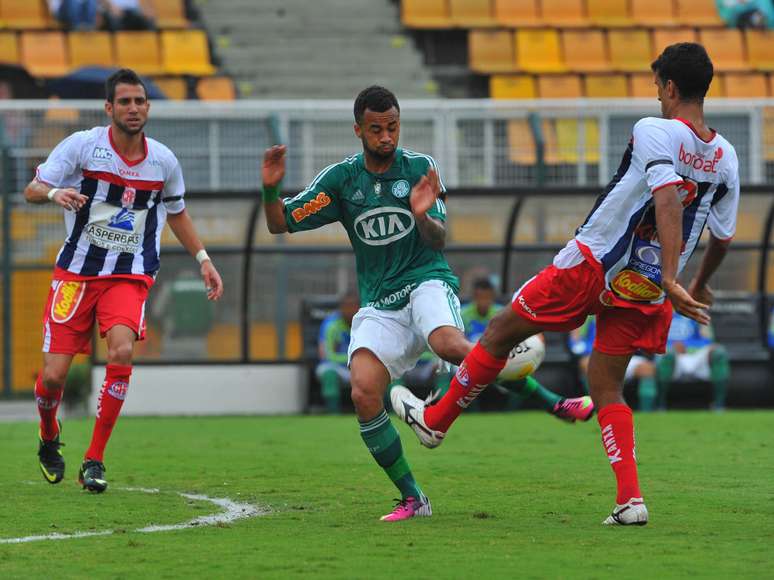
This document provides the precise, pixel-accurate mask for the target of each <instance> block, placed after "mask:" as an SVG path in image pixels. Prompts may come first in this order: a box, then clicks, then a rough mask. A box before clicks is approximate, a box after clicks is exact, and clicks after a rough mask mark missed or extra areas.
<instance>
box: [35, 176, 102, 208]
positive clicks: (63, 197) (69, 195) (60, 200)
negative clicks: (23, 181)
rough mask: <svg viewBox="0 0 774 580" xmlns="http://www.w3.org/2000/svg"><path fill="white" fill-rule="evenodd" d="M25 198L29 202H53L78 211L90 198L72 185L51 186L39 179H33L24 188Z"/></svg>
mask: <svg viewBox="0 0 774 580" xmlns="http://www.w3.org/2000/svg"><path fill="white" fill-rule="evenodd" d="M24 198H25V199H26V200H27V202H28V203H34V204H43V203H48V202H52V203H55V204H57V205H58V206H60V207H63V208H64V209H66V210H68V211H78V210H79V209H81V208H82V207H83V204H85V203H86V202H87V201H88V200H89V198H88V197H86V196H85V195H83V194H81V193H79V192H77V191H76V190H74V189H72V188H70V187H65V188H59V187H51V186H50V185H48V184H47V183H43V182H40V181H37V180H33V181H31V182H30V183H29V185H27V187H25V188H24Z"/></svg>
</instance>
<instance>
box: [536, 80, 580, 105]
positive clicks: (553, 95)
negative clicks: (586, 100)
mask: <svg viewBox="0 0 774 580" xmlns="http://www.w3.org/2000/svg"><path fill="white" fill-rule="evenodd" d="M538 94H539V95H540V98H541V99H578V98H581V97H582V96H583V87H582V86H581V79H580V77H579V76H578V75H540V76H539V77H538Z"/></svg>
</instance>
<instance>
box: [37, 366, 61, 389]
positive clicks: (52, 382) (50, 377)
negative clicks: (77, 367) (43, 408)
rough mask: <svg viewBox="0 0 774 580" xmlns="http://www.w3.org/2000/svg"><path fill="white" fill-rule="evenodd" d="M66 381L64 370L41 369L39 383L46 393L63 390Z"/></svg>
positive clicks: (53, 368)
mask: <svg viewBox="0 0 774 580" xmlns="http://www.w3.org/2000/svg"><path fill="white" fill-rule="evenodd" d="M66 379H67V369H66V368H55V367H46V368H44V369H43V373H42V375H41V377H40V382H41V383H42V384H43V388H44V389H46V390H47V391H59V390H61V389H63V388H64V385H65V380H66Z"/></svg>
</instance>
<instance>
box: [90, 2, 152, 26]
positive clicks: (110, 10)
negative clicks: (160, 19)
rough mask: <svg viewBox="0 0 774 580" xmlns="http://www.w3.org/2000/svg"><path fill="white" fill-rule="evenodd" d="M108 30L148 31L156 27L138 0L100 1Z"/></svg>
mask: <svg viewBox="0 0 774 580" xmlns="http://www.w3.org/2000/svg"><path fill="white" fill-rule="evenodd" d="M101 1H102V2H103V7H104V8H103V9H104V13H103V17H104V19H105V27H106V28H107V29H108V30H113V31H115V30H150V29H153V28H155V27H156V25H155V23H154V21H153V17H152V16H151V15H150V14H149V13H148V12H147V11H146V10H145V9H144V8H143V6H142V4H141V3H140V0H101Z"/></svg>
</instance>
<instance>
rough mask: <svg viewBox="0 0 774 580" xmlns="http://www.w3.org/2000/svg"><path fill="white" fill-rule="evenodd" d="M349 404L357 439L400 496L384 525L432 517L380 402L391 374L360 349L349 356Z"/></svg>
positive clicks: (426, 500) (370, 354) (365, 350)
mask: <svg viewBox="0 0 774 580" xmlns="http://www.w3.org/2000/svg"><path fill="white" fill-rule="evenodd" d="M350 368H351V370H352V402H353V403H354V405H355V412H356V413H357V417H358V421H359V422H360V436H361V437H362V438H363V442H364V443H365V445H366V447H367V448H368V451H369V452H370V453H371V455H372V456H373V458H374V460H376V463H378V464H379V467H381V468H382V469H383V470H384V472H385V473H386V474H387V477H389V478H390V481H392V483H393V484H395V487H397V488H398V491H400V494H401V500H400V502H398V505H396V506H395V509H394V510H393V511H392V513H390V514H387V515H386V516H383V517H382V520H384V521H400V520H405V519H409V518H411V517H414V516H429V515H432V509H431V507H430V501H429V500H428V499H427V497H425V495H424V494H423V493H422V490H421V489H420V488H419V485H417V482H416V480H415V479H414V475H413V474H412V473H411V468H410V467H409V464H408V461H406V457H405V455H404V454H403V447H402V445H401V442H400V435H398V431H397V430H396V429H395V426H394V425H393V424H392V422H391V421H390V417H389V415H387V412H386V411H385V410H384V404H383V403H382V398H383V396H384V393H385V390H386V389H387V385H388V384H389V382H390V373H389V372H388V371H387V369H386V368H385V366H384V365H383V364H382V362H381V361H380V360H379V359H378V358H377V357H376V355H374V353H372V352H371V351H370V350H368V349H365V348H361V349H358V350H357V351H355V352H354V353H353V354H352V359H351V362H350Z"/></svg>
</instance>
